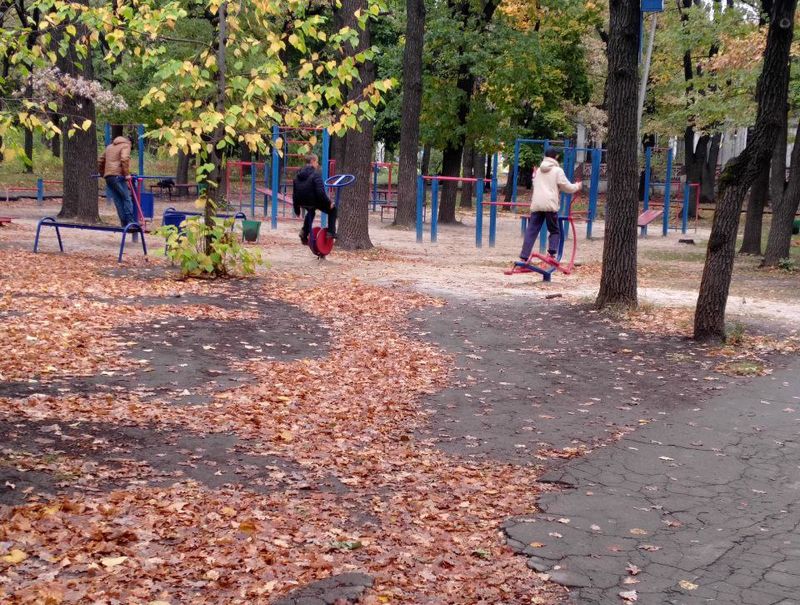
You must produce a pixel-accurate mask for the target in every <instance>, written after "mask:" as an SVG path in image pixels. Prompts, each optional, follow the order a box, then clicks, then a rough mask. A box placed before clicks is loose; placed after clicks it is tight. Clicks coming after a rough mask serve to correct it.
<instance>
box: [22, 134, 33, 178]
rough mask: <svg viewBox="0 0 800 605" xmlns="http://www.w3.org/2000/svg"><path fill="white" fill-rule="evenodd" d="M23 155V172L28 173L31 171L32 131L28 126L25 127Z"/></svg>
mask: <svg viewBox="0 0 800 605" xmlns="http://www.w3.org/2000/svg"><path fill="white" fill-rule="evenodd" d="M24 151H25V157H26V158H27V161H26V162H25V172H27V173H28V174H30V173H32V172H33V131H32V130H31V129H30V128H26V129H25V143H24Z"/></svg>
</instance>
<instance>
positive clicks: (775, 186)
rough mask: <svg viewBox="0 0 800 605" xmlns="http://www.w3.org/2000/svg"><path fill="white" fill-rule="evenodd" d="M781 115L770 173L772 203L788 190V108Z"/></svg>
mask: <svg viewBox="0 0 800 605" xmlns="http://www.w3.org/2000/svg"><path fill="white" fill-rule="evenodd" d="M781 117H782V118H783V119H782V121H781V129H780V132H779V133H778V140H777V142H776V143H775V149H774V151H773V152H772V164H771V165H770V166H771V170H770V175H769V201H770V205H774V204H776V203H779V202H780V199H781V198H782V197H783V194H784V191H786V147H787V145H788V140H789V114H788V108H787V111H786V112H784V113H783V114H782V115H781Z"/></svg>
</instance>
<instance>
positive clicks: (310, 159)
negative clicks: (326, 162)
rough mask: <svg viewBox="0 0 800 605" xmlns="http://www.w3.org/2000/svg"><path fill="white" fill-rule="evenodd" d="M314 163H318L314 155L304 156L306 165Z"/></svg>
mask: <svg viewBox="0 0 800 605" xmlns="http://www.w3.org/2000/svg"><path fill="white" fill-rule="evenodd" d="M314 162H319V158H318V157H317V154H316V153H309V154H307V155H306V164H313V163H314Z"/></svg>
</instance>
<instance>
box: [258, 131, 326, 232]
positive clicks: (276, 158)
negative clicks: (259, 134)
mask: <svg viewBox="0 0 800 605" xmlns="http://www.w3.org/2000/svg"><path fill="white" fill-rule="evenodd" d="M280 136H281V131H280V128H278V125H277V124H275V125H274V126H273V127H272V187H271V188H270V191H271V192H272V221H271V224H270V226H271V227H272V228H273V229H277V228H278V188H279V187H280V172H279V171H280V161H281V160H280V155H278V139H279V138H280ZM323 155H324V153H323ZM323 174H324V173H323Z"/></svg>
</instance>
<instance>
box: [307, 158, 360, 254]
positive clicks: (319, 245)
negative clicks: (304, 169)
mask: <svg viewBox="0 0 800 605" xmlns="http://www.w3.org/2000/svg"><path fill="white" fill-rule="evenodd" d="M355 180H356V177H355V176H354V175H352V174H337V175H336V176H332V177H330V178H328V179H325V187H328V188H329V189H333V190H334V191H335V192H336V193H335V196H336V197H335V198H334V205H335V206H336V208H337V209H338V208H339V195H340V194H341V192H342V189H343V188H345V187H348V186H349V185H352V184H353V183H354V182H355ZM324 218H325V217H320V220H321V221H322V220H323V219H324ZM326 223H327V221H325V222H323V225H325V224H326ZM333 242H334V239H333V238H332V237H331V236H330V235H328V229H327V228H326V227H324V226H323V227H314V228H313V229H312V230H311V234H310V235H309V238H308V247H309V248H311V251H312V252H313V253H314V254H315V255H316V256H317V258H319V259H320V260H322V259H324V258H325V257H326V256H328V255H329V254H330V253H331V250H333Z"/></svg>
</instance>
